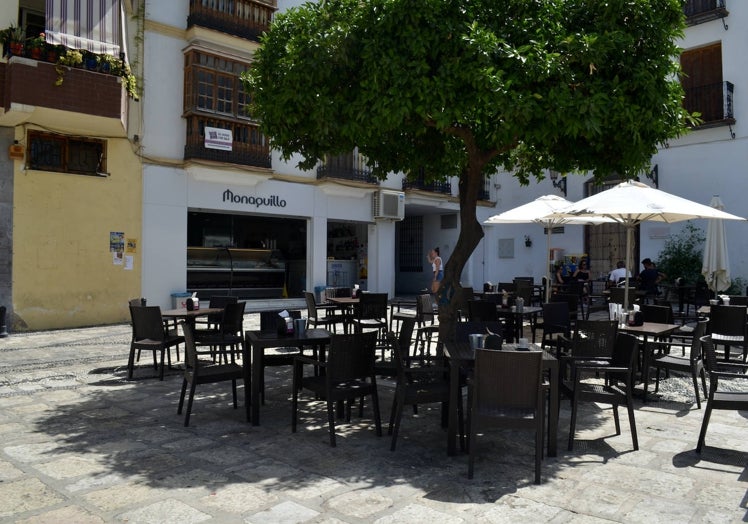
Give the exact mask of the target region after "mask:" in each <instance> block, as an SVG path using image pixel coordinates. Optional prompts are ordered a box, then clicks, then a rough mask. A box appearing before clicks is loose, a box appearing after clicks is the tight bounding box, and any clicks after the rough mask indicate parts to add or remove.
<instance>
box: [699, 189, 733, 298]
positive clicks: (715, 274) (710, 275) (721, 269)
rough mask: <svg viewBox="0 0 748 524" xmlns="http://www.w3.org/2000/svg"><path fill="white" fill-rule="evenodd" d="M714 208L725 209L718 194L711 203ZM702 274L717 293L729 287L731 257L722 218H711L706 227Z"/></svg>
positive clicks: (710, 287)
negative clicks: (728, 252)
mask: <svg viewBox="0 0 748 524" xmlns="http://www.w3.org/2000/svg"><path fill="white" fill-rule="evenodd" d="M709 205H710V206H711V207H713V208H714V209H719V210H720V211H724V209H725V205H724V204H723V203H722V199H720V198H719V196H718V195H714V196H713V197H712V201H711V202H710V203H709ZM701 274H702V275H704V279H705V280H706V282H707V285H708V286H709V289H711V290H712V291H714V292H715V293H719V292H720V291H724V290H726V289H728V288H729V287H730V285H731V282H730V257H729V256H728V254H727V233H726V232H725V224H724V222H723V221H722V220H721V219H718V218H711V219H709V225H708V226H707V229H706V241H705V242H704V262H703V264H702V266H701Z"/></svg>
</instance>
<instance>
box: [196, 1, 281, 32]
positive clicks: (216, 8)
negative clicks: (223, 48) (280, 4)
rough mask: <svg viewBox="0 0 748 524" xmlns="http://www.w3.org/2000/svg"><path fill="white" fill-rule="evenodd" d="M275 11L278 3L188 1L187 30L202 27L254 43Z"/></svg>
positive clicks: (266, 28)
mask: <svg viewBox="0 0 748 524" xmlns="http://www.w3.org/2000/svg"><path fill="white" fill-rule="evenodd" d="M276 9H277V0H267V1H264V2H259V1H253V0H232V1H230V2H229V1H228V0H190V14H189V16H188V17H187V27H188V28H190V27H193V26H201V27H205V28H207V29H213V30H214V31H221V32H223V33H227V34H230V35H234V36H238V37H240V38H245V39H247V40H254V41H256V42H257V41H259V39H260V35H262V33H263V32H265V31H267V30H268V28H269V27H270V22H271V21H272V19H273V13H274V12H275V10H276Z"/></svg>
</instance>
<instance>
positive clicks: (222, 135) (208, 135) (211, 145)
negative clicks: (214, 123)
mask: <svg viewBox="0 0 748 524" xmlns="http://www.w3.org/2000/svg"><path fill="white" fill-rule="evenodd" d="M233 143H234V138H233V134H232V133H231V129H219V128H217V127H206V128H205V148H206V149H220V150H221V151H231V146H232V144H233Z"/></svg>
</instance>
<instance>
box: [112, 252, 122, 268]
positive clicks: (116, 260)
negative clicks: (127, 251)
mask: <svg viewBox="0 0 748 524" xmlns="http://www.w3.org/2000/svg"><path fill="white" fill-rule="evenodd" d="M122 257H123V253H122V251H112V264H114V265H115V266H121V265H122V264H123V258H122Z"/></svg>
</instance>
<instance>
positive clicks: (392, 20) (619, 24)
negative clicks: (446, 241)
mask: <svg viewBox="0 0 748 524" xmlns="http://www.w3.org/2000/svg"><path fill="white" fill-rule="evenodd" d="M683 23H684V22H683V8H682V6H681V1H680V0H321V1H320V2H319V3H316V4H314V3H308V4H304V5H303V6H301V7H298V8H293V9H290V10H288V11H286V12H283V13H280V14H278V15H277V17H276V18H275V21H274V22H273V24H272V25H271V28H270V30H269V31H268V32H267V34H265V36H264V37H263V39H262V45H261V47H260V48H259V49H258V51H257V52H256V54H255V58H254V62H253V66H252V69H251V71H250V72H249V74H248V75H247V76H246V77H245V82H246V84H247V88H248V90H249V91H250V92H251V96H252V100H253V116H255V117H256V118H258V119H259V120H260V122H261V125H262V129H263V130H264V132H265V133H266V134H267V136H268V137H269V138H270V143H271V145H272V147H274V148H277V149H278V150H280V152H281V154H282V155H283V157H284V158H286V159H288V158H290V156H291V155H292V154H295V153H298V154H300V155H301V157H302V158H303V160H302V162H301V163H300V165H301V167H302V168H312V167H314V166H315V165H316V163H317V162H318V161H319V160H320V159H322V158H323V157H324V156H325V155H327V154H332V155H334V154H340V153H344V152H348V151H351V150H353V149H354V147H358V149H359V151H360V152H361V153H362V154H364V155H366V156H367V157H368V158H369V159H371V161H372V162H373V166H372V167H373V169H374V173H375V175H377V176H378V177H380V178H385V177H386V176H387V174H388V173H390V172H404V173H405V174H406V175H407V176H411V175H413V176H415V175H416V174H418V175H422V174H424V173H425V174H426V177H427V179H430V180H443V179H445V178H448V177H451V176H456V177H459V193H460V194H459V199H460V225H461V229H460V235H459V238H458V241H457V244H456V245H455V248H454V251H453V253H452V256H451V257H450V259H449V261H447V263H446V264H445V277H444V281H443V283H442V287H441V289H440V293H439V297H440V320H441V321H442V323H443V324H444V326H445V330H448V329H449V327H448V326H452V325H453V323H454V314H455V311H454V309H455V308H454V306H453V301H452V300H451V298H452V297H453V295H454V292H455V290H456V289H458V288H459V276H460V274H461V273H462V270H463V268H464V266H465V264H466V263H467V260H468V258H469V257H470V255H471V253H472V252H473V250H474V249H475V247H476V246H477V245H478V243H479V242H480V240H481V238H482V237H483V230H482V228H481V225H480V223H479V222H478V220H477V218H476V213H475V211H476V202H477V199H478V194H479V190H480V189H481V188H482V187H483V181H484V179H485V177H487V176H489V175H491V174H492V173H495V172H496V171H497V170H498V169H504V170H506V171H510V172H512V173H513V175H514V176H516V177H517V178H519V179H520V181H522V182H523V183H528V182H529V181H530V180H531V179H532V178H533V177H534V178H542V177H543V172H544V170H545V169H547V168H551V169H554V170H556V171H560V172H564V173H566V172H572V171H594V173H595V176H597V177H604V176H606V175H608V174H610V173H613V172H616V173H618V174H621V175H623V176H633V175H634V174H635V173H637V172H640V171H642V170H643V169H645V168H646V167H647V166H648V164H649V161H650V159H651V157H652V155H653V154H654V153H655V152H656V148H657V144H659V143H662V142H664V141H666V140H668V139H670V138H673V137H676V136H678V135H679V134H680V133H681V132H682V130H683V129H684V124H685V121H686V119H687V118H688V116H687V114H686V112H685V111H684V110H683V108H682V105H681V99H682V96H683V92H682V89H681V86H680V83H679V82H678V77H677V74H678V65H677V56H678V51H679V50H678V48H677V46H676V45H675V43H674V41H675V39H676V38H678V37H680V36H682V30H683ZM445 335H446V336H449V332H448V331H444V332H443V333H442V336H445Z"/></svg>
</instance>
